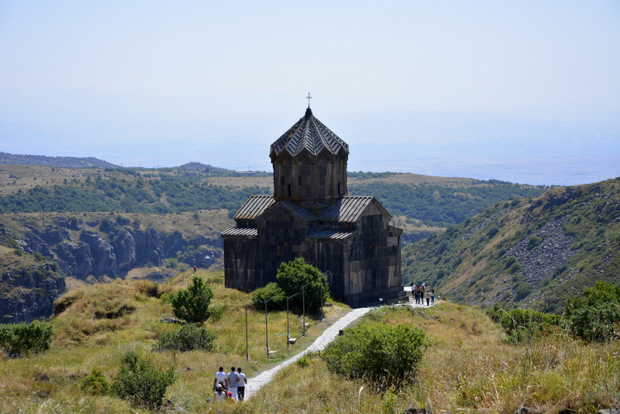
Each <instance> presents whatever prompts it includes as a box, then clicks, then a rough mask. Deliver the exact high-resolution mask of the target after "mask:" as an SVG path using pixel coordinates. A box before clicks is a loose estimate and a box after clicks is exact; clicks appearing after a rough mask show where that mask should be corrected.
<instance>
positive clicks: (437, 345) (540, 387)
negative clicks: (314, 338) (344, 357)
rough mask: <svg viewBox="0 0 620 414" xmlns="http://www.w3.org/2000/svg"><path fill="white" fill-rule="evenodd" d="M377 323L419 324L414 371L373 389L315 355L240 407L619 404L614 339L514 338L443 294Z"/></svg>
mask: <svg viewBox="0 0 620 414" xmlns="http://www.w3.org/2000/svg"><path fill="white" fill-rule="evenodd" d="M369 318H370V319H371V320H374V321H376V322H382V323H390V324H400V323H406V324H411V325H413V326H416V327H419V328H421V329H423V330H424V331H425V332H426V333H427V335H428V336H429V338H430V339H431V341H432V345H431V346H430V347H429V348H428V350H427V352H426V354H425V356H424V359H423V361H422V365H421V367H420V370H419V374H418V376H417V379H416V380H415V381H414V382H413V384H412V385H406V386H404V387H403V388H402V389H400V390H391V391H388V392H386V393H379V392H376V391H374V390H372V389H371V388H370V387H369V386H368V385H366V384H364V383H363V382H360V381H347V380H343V378H342V377H340V376H336V375H333V374H330V373H329V372H326V367H325V363H324V362H323V361H322V360H321V359H320V358H319V357H313V358H312V359H311V361H310V365H309V366H308V367H306V368H301V367H300V366H298V365H297V364H293V365H292V366H291V367H288V368H287V369H286V370H284V371H283V372H282V374H281V375H279V376H278V378H277V379H276V380H275V381H274V382H273V383H272V384H271V385H270V386H269V387H268V388H267V389H264V390H261V392H260V393H259V395H258V396H257V398H256V399H255V400H251V401H249V402H248V403H246V404H244V406H243V409H241V410H239V412H244V413H245V412H247V413H251V412H261V413H267V412H284V413H298V412H306V413H309V414H310V413H324V412H339V413H360V412H361V413H402V412H403V411H404V410H406V409H407V408H410V407H426V408H432V410H433V412H439V413H447V412H450V413H454V412H467V413H470V412H471V413H473V412H476V413H506V414H508V413H510V414H512V413H514V412H515V410H516V409H517V408H518V407H519V406H521V405H527V406H530V407H536V408H537V409H539V410H540V411H542V412H545V413H557V412H558V411H560V410H562V409H568V408H571V409H574V410H576V411H579V412H591V413H594V412H596V411H597V410H598V409H600V408H603V407H610V406H612V405H613V404H614V403H615V404H617V400H616V398H617V395H616V393H617V392H618V391H620V375H619V374H617V373H618V372H620V357H619V356H618V355H619V354H618V352H619V351H620V344H619V343H618V342H615V343H607V344H592V345H584V344H582V343H580V342H578V341H574V340H572V339H571V338H569V337H566V336H565V335H564V334H563V333H561V332H559V333H557V334H555V335H551V336H547V337H541V338H538V339H536V340H534V341H532V342H531V343H528V344H520V345H519V346H514V345H509V344H507V343H505V342H504V341H503V340H502V338H503V333H502V332H501V331H500V330H499V329H498V327H497V326H496V325H494V324H493V323H492V322H491V321H490V320H489V318H488V317H487V316H486V315H485V314H484V313H482V312H481V311H480V310H479V309H477V308H473V307H467V306H460V305H456V304H452V303H448V302H442V303H440V304H438V305H437V306H436V307H434V308H431V309H428V310H426V309H425V310H415V311H412V310H409V309H400V310H398V309H392V308H383V309H381V310H380V311H378V312H375V313H373V314H371V315H370V316H369Z"/></svg>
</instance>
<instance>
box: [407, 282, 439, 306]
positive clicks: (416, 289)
mask: <svg viewBox="0 0 620 414" xmlns="http://www.w3.org/2000/svg"><path fill="white" fill-rule="evenodd" d="M411 295H412V296H413V298H414V299H415V303H416V304H417V305H424V298H426V306H431V305H434V304H435V289H433V288H428V287H426V283H422V284H421V285H420V286H416V284H415V283H413V282H412V283H411Z"/></svg>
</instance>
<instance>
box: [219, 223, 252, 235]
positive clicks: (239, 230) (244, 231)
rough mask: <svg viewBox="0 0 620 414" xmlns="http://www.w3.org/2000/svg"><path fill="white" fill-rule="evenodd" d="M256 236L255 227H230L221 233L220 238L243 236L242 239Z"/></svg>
mask: <svg viewBox="0 0 620 414" xmlns="http://www.w3.org/2000/svg"><path fill="white" fill-rule="evenodd" d="M257 235H258V229H257V228H256V227H252V226H248V227H237V226H232V227H229V228H227V229H226V230H224V231H223V232H222V236H243V237H256V236H257Z"/></svg>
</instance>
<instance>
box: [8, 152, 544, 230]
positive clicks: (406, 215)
mask: <svg viewBox="0 0 620 414" xmlns="http://www.w3.org/2000/svg"><path fill="white" fill-rule="evenodd" d="M350 175H351V179H350V180H349V191H350V194H351V195H374V196H375V197H377V198H378V199H379V201H381V202H382V203H383V204H384V205H385V207H386V208H387V209H388V211H390V212H391V214H393V215H394V216H395V218H396V219H397V223H396V224H397V225H401V226H403V227H404V228H405V231H406V232H407V231H409V230H411V231H416V230H418V229H419V227H421V226H422V225H425V226H431V227H446V226H449V225H453V224H457V223H460V222H462V221H463V220H465V219H466V218H467V217H470V216H472V215H474V214H476V213H478V212H480V211H482V210H483V209H484V208H486V207H489V206H491V205H493V204H495V203H497V202H499V201H502V200H507V199H509V198H513V197H536V196H538V195H540V194H542V193H543V192H544V191H546V190H547V189H548V187H544V186H527V185H518V184H512V183H507V182H501V181H497V180H490V181H480V180H472V179H464V178H449V179H445V178H439V177H427V176H420V175H416V174H397V173H361V172H358V173H351V174H350ZM272 180H273V179H272V177H271V175H270V174H267V173H262V172H255V173H236V172H233V171H230V170H224V169H220V168H215V167H211V166H208V165H203V164H198V163H191V164H186V165H184V166H181V167H178V168H163V169H135V168H105V169H101V168H99V169H97V168H88V169H79V168H78V169H70V168H55V167H40V166H23V165H4V166H2V167H1V168H0V213H36V212H71V213H79V212H119V213H144V214H167V213H182V212H193V211H197V210H217V209H227V210H229V212H230V213H231V217H232V215H233V214H234V212H235V211H236V210H237V209H238V208H239V207H241V205H242V204H243V202H245V200H247V198H248V197H249V196H250V195H252V194H271V193H272V188H273V187H272V185H273V183H272ZM398 220H400V221H398Z"/></svg>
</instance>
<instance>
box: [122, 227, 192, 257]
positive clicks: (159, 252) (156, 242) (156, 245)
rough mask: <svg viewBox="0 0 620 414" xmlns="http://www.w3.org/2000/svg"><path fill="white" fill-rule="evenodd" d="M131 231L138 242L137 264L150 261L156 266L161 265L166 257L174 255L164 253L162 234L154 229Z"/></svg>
mask: <svg viewBox="0 0 620 414" xmlns="http://www.w3.org/2000/svg"><path fill="white" fill-rule="evenodd" d="M130 231H131V234H132V235H133V238H134V240H135V242H136V263H137V264H140V265H143V264H147V263H150V264H152V265H154V266H161V265H162V264H163V263H164V258H165V257H171V256H173V255H165V254H164V247H163V245H162V241H161V239H162V236H161V235H160V234H159V233H158V232H157V231H155V230H154V229H148V230H147V231H140V230H133V229H132V230H130ZM179 234H180V233H179ZM181 237H182V236H181Z"/></svg>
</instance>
